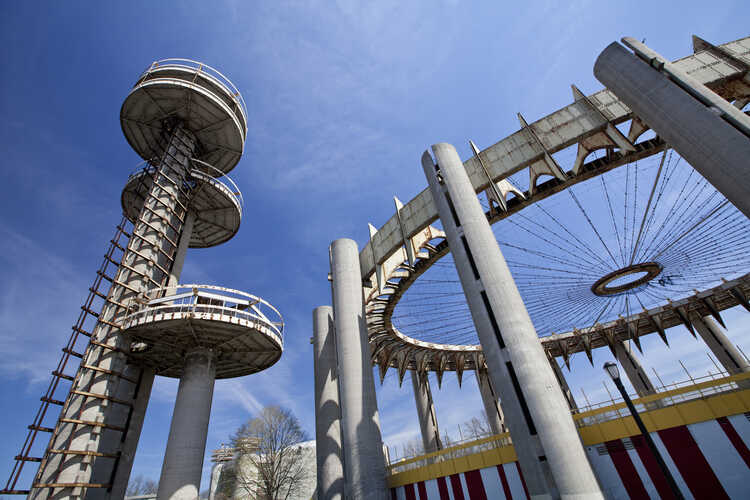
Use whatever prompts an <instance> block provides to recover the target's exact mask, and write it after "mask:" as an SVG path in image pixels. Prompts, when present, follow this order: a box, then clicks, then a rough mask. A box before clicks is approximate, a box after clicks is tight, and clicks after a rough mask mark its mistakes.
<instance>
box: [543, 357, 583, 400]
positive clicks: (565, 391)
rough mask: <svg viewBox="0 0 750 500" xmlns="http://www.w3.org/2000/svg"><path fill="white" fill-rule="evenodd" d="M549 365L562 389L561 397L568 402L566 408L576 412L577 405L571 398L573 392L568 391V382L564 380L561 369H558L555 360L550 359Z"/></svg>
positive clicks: (558, 366)
mask: <svg viewBox="0 0 750 500" xmlns="http://www.w3.org/2000/svg"><path fill="white" fill-rule="evenodd" d="M549 364H550V366H551V367H552V371H553V372H555V378H557V382H558V383H559V384H560V389H562V391H563V395H564V396H565V399H566V400H567V401H568V406H569V407H570V409H571V410H578V404H577V403H576V400H575V398H574V397H573V391H571V390H570V387H569V386H568V381H567V380H565V375H564V374H563V372H562V368H560V365H558V364H557V359H555V358H553V357H550V358H549Z"/></svg>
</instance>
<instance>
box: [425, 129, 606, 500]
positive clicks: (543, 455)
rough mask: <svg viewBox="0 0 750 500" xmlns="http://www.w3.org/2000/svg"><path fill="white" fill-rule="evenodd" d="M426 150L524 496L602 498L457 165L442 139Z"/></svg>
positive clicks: (487, 226) (430, 175) (564, 403)
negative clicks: (523, 482) (524, 487)
mask: <svg viewBox="0 0 750 500" xmlns="http://www.w3.org/2000/svg"><path fill="white" fill-rule="evenodd" d="M432 150H433V152H434V154H435V158H436V161H437V166H436V165H435V163H434V162H433V160H432V158H431V157H430V154H429V153H427V152H425V154H424V155H423V156H422V166H423V168H424V172H425V175H426V177H427V181H428V183H429V185H430V191H431V193H432V198H433V200H434V202H435V205H436V207H437V209H438V213H439V215H440V220H441V221H442V223H443V229H444V230H445V232H446V235H447V239H448V245H449V246H450V249H451V253H452V255H453V259H454V261H455V263H456V269H457V271H458V275H459V278H460V280H461V284H462V287H463V291H464V294H465V296H466V299H467V302H468V304H469V309H470V311H471V315H472V319H473V321H474V326H475V328H476V330H477V334H478V336H479V341H480V343H481V345H482V351H483V352H484V355H485V357H486V362H487V368H488V372H489V376H490V380H491V381H492V384H493V387H494V388H495V389H496V390H497V391H498V393H499V395H500V399H502V401H503V410H504V412H505V417H506V424H507V426H508V428H509V430H510V434H511V439H512V440H513V444H514V446H515V450H516V454H517V455H518V460H519V463H520V465H521V469H522V470H523V473H524V477H525V479H526V485H527V487H528V490H529V494H530V496H531V497H532V498H548V497H550V496H551V497H557V496H558V495H560V496H562V497H565V498H577V499H593V498H597V499H599V498H603V497H602V493H601V490H600V488H599V484H598V483H597V480H596V477H595V476H594V473H593V471H592V469H591V465H590V464H589V461H588V458H587V457H586V453H585V451H584V449H583V446H582V445H581V440H580V437H579V435H578V432H577V430H576V428H575V425H574V423H573V419H572V418H571V415H570V410H569V408H568V403H567V401H566V400H565V397H564V396H563V394H562V391H561V390H560V386H559V385H558V383H557V380H556V379H555V374H554V373H553V371H552V368H551V367H550V364H549V362H548V361H547V355H546V354H545V353H544V350H543V348H542V345H541V343H540V342H539V338H538V336H537V334H536V331H535V329H534V325H533V324H532V322H531V318H529V315H528V312H527V311H526V307H525V306H524V303H523V300H522V299H521V295H520V293H519V292H518V289H517V288H516V286H515V282H514V281H513V277H512V276H511V274H510V270H509V269H508V266H507V264H506V262H505V258H504V257H503V254H502V252H501V251H500V247H499V245H498V243H497V240H496V239H495V235H494V234H493V232H492V228H491V227H490V224H489V222H488V221H487V218H486V217H485V215H484V210H483V209H482V207H481V205H480V204H479V200H478V199H477V196H476V193H475V191H474V187H473V186H472V183H471V180H470V179H469V176H468V174H467V172H466V170H465V169H464V166H463V163H462V162H461V159H460V158H459V157H458V153H456V150H455V149H454V147H453V146H451V145H450V144H444V143H443V144H436V145H433V146H432ZM438 167H439V169H440V175H441V179H442V183H441V180H440V179H438V176H437V172H436V168H438ZM443 183H444V185H443ZM548 472H549V474H548ZM553 478H554V479H553Z"/></svg>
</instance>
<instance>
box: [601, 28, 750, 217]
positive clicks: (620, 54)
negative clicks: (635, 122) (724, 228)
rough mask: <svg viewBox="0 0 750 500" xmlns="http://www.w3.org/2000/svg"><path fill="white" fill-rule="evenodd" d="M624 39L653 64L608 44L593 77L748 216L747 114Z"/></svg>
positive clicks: (749, 146) (749, 141)
mask: <svg viewBox="0 0 750 500" xmlns="http://www.w3.org/2000/svg"><path fill="white" fill-rule="evenodd" d="M627 43H628V45H631V46H633V47H635V48H636V49H638V51H639V52H640V53H641V54H642V56H643V57H646V58H647V59H649V60H651V61H652V64H653V66H650V65H649V64H648V63H647V62H645V61H644V60H642V59H641V58H639V57H638V56H636V55H634V54H632V53H630V52H629V51H628V50H627V49H625V47H623V46H622V45H620V44H618V43H612V44H611V45H609V46H608V47H607V48H606V49H604V51H603V52H602V53H601V54H600V55H599V57H598V58H597V60H596V63H595V64H594V76H596V78H597V79H598V80H599V81H600V82H602V83H603V84H604V85H605V86H606V87H607V88H608V89H609V90H611V91H612V92H613V93H614V94H615V95H616V96H617V97H618V98H619V99H620V100H621V101H622V102H623V103H625V104H626V105H627V106H628V107H629V108H630V109H631V110H632V111H633V114H634V115H635V116H637V117H639V118H640V119H641V120H643V122H645V123H647V124H648V125H649V127H651V128H652V129H653V130H654V131H655V132H656V133H657V134H658V135H659V136H660V137H662V138H663V139H664V140H665V141H666V142H667V144H669V145H670V146H671V147H673V148H674V150H675V151H677V152H678V153H679V154H680V156H682V157H683V158H685V160H687V162H688V163H690V165H692V166H693V168H695V169H696V170H697V171H698V172H700V174H701V175H702V176H703V177H705V178H706V179H707V180H708V181H709V182H710V183H711V184H712V185H713V186H714V187H715V188H716V189H717V190H718V191H719V192H721V194H723V195H724V196H725V197H726V198H727V199H728V200H729V201H730V202H732V204H734V206H735V207H737V208H738V209H739V210H740V211H741V212H742V213H744V214H745V215H746V216H747V217H750V161H748V158H750V137H748V135H747V133H748V132H747V130H748V129H749V128H750V118H748V117H747V116H745V115H744V114H743V113H742V112H740V111H739V110H737V109H736V108H733V107H732V106H731V105H730V104H729V103H727V102H726V101H725V100H724V99H722V98H721V97H719V96H718V95H716V94H715V93H714V92H713V91H711V90H710V89H709V88H708V87H706V86H705V85H703V84H701V83H700V82H698V81H696V80H695V79H693V78H691V77H689V76H688V75H686V74H684V73H683V72H682V71H680V70H679V69H677V68H675V67H674V65H673V64H671V63H670V62H669V61H668V60H666V59H664V58H663V57H662V56H660V55H659V54H656V53H655V52H653V51H651V50H650V49H648V47H645V46H644V45H642V44H640V43H639V42H637V41H635V40H630V39H627ZM657 68H658V69H657ZM730 108H732V109H730Z"/></svg>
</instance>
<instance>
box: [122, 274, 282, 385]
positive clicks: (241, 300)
mask: <svg viewBox="0 0 750 500" xmlns="http://www.w3.org/2000/svg"><path fill="white" fill-rule="evenodd" d="M130 310H131V312H130V314H128V316H126V317H125V319H124V320H123V322H122V325H123V326H122V332H123V333H124V334H126V335H128V336H129V338H130V339H131V341H132V344H131V345H132V349H131V357H132V358H133V359H134V360H137V361H138V362H139V363H143V364H144V365H146V366H150V367H153V368H154V369H155V370H156V373H157V375H162V376H165V377H174V378H179V377H181V376H182V370H183V367H184V360H185V354H186V353H188V352H191V351H194V350H196V349H208V350H211V351H212V352H213V356H214V359H215V363H216V378H231V377H241V376H244V375H249V374H251V373H256V372H259V371H262V370H265V369H266V368H268V367H270V366H272V365H273V364H274V363H276V362H277V361H278V360H279V358H280V357H281V353H282V351H283V349H284V339H283V331H284V321H283V318H282V317H281V314H280V313H279V312H278V311H277V310H276V308H275V307H273V306H272V305H271V304H269V303H268V302H266V301H264V300H263V299H261V298H259V297H256V296H254V295H250V294H249V293H245V292H240V291H238V290H232V289H229V288H222V287H217V286H209V285H179V286H176V287H169V288H158V289H154V290H151V291H149V292H148V293H147V294H146V296H145V297H144V298H143V299H142V300H138V301H134V302H133V303H132V304H131V308H130Z"/></svg>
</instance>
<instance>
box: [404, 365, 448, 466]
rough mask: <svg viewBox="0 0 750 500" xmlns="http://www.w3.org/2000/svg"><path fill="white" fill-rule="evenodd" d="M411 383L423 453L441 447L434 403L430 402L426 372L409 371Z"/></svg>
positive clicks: (428, 381) (430, 394)
mask: <svg viewBox="0 0 750 500" xmlns="http://www.w3.org/2000/svg"><path fill="white" fill-rule="evenodd" d="M411 385H412V387H413V388H414V402H415V403H416V405H417V416H418V417H419V428H420V430H421V431H422V445H423V446H424V451H425V453H432V452H434V451H438V450H442V449H443V442H442V441H441V440H440V430H439V429H438V423H437V415H436V414H435V405H434V403H433V402H432V390H431V389H430V379H429V378H428V376H427V372H417V371H416V370H412V372H411Z"/></svg>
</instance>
